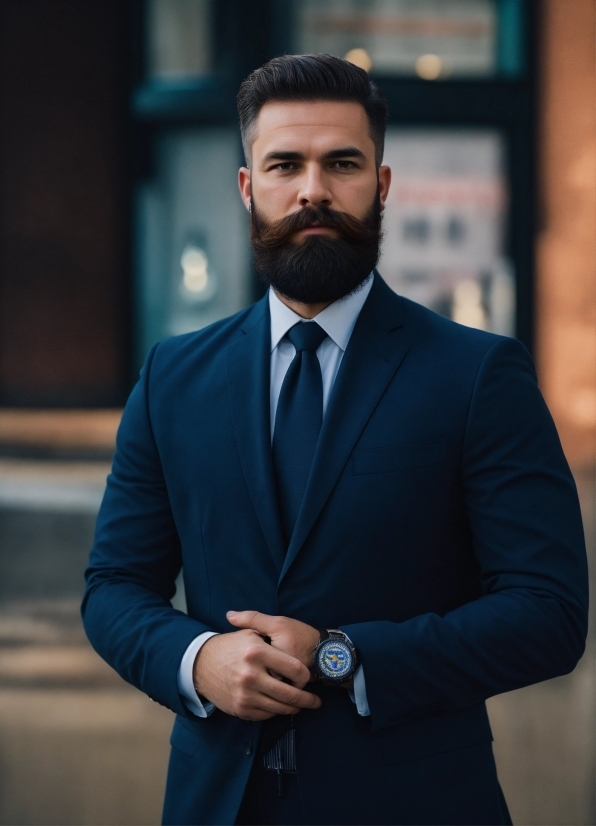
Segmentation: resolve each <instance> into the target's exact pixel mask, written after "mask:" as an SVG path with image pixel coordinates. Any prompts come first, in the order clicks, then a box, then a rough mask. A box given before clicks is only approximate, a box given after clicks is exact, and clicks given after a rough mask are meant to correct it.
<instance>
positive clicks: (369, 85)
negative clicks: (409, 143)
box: [237, 54, 388, 166]
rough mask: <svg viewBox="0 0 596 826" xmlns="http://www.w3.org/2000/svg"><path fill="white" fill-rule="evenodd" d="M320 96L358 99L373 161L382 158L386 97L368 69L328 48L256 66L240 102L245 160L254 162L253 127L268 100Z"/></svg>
mask: <svg viewBox="0 0 596 826" xmlns="http://www.w3.org/2000/svg"><path fill="white" fill-rule="evenodd" d="M273 100H276V101H304V102H305V103H306V102H308V103H310V102H314V101H318V100H329V101H350V102H354V103H359V104H360V105H361V106H362V107H363V109H364V111H365V112H366V115H367V117H368V123H369V134H370V137H371V138H372V140H373V143H374V145H375V161H376V164H377V166H380V164H381V162H382V160H383V147H384V144H385V129H386V126H387V116H388V109H387V101H386V100H385V98H384V97H383V94H382V93H381V91H380V90H379V89H378V88H377V86H375V84H374V83H373V82H372V81H371V80H369V77H368V75H367V74H366V72H365V71H364V69H360V68H359V67H358V66H354V64H353V63H349V62H348V61H347V60H342V59H341V58H339V57H335V56H334V55H330V54H301V55H281V56H280V57H274V58H273V60H270V61H269V62H268V63H265V64H264V65H263V66H261V67H260V68H259V69H255V71H254V72H252V73H251V74H250V75H249V76H248V77H247V78H246V79H245V80H244V81H243V82H242V84H241V86H240V90H239V91H238V97H237V103H238V114H239V116H240V134H241V136H242V147H243V149H244V155H245V157H246V163H247V164H250V158H251V147H252V142H253V140H254V128H255V124H256V121H257V118H258V116H259V112H260V111H261V109H262V107H263V106H264V105H265V104H266V103H268V102H269V101H273Z"/></svg>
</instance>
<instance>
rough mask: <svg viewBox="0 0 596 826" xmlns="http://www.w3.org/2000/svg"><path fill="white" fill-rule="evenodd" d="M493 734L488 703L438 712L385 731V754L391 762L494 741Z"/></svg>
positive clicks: (383, 745)
mask: <svg viewBox="0 0 596 826" xmlns="http://www.w3.org/2000/svg"><path fill="white" fill-rule="evenodd" d="M492 739H493V735H492V732H491V729H490V723H489V721H488V714H487V712H486V706H485V705H484V703H481V704H480V705H477V706H474V707H473V708H471V709H466V710H465V711H455V712H451V713H444V714H436V715H432V716H428V717H424V718H422V719H421V720H416V721H415V722H414V723H408V724H404V725H397V726H391V727H389V728H387V729H385V731H383V732H382V739H381V744H382V749H383V758H384V761H385V763H386V764H387V765H388V766H394V765H396V764H397V763H406V762H408V761H410V760H417V759H418V758H420V757H429V756H430V755H431V754H441V753H442V752H447V751H454V750H455V749H461V748H465V747H467V746H479V745H480V744H482V743H490V742H491V741H492Z"/></svg>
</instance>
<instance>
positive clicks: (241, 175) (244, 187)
mask: <svg viewBox="0 0 596 826" xmlns="http://www.w3.org/2000/svg"><path fill="white" fill-rule="evenodd" d="M238 189H239V190H240V197H241V198H242V200H243V202H244V206H245V207H246V208H247V209H248V210H249V212H250V198H251V189H250V169H248V167H246V166H241V167H240V169H239V170H238Z"/></svg>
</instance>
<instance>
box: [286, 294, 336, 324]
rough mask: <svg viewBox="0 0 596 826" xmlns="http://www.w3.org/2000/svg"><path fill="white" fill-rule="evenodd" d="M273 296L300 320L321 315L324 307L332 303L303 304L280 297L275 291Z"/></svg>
mask: <svg viewBox="0 0 596 826" xmlns="http://www.w3.org/2000/svg"><path fill="white" fill-rule="evenodd" d="M275 295H276V296H277V297H278V298H279V300H280V301H281V302H283V303H284V304H285V305H286V307H289V308H290V310H293V311H294V312H295V313H296V315H299V316H300V317H301V318H314V317H315V316H317V315H319V313H322V312H323V310H324V309H325V307H328V306H329V305H330V304H332V303H333V302H332V301H322V302H319V303H318V304H303V303H302V302H301V301H292V300H291V299H290V298H286V297H285V296H283V295H280V294H279V293H278V292H277V290H275Z"/></svg>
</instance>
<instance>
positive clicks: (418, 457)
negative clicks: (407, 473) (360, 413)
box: [352, 436, 449, 476]
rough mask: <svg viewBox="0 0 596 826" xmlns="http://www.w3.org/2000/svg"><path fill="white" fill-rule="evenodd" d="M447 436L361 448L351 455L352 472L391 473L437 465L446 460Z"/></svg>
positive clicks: (359, 473)
mask: <svg viewBox="0 0 596 826" xmlns="http://www.w3.org/2000/svg"><path fill="white" fill-rule="evenodd" d="M448 447H449V442H448V438H447V436H442V437H441V438H439V439H429V440H427V441H424V442H403V443H402V444H397V445H388V446H387V447H372V448H361V449H360V450H355V451H354V453H353V455H352V473H353V474H354V475H356V476H358V475H362V474H366V473H392V472H393V471H396V470H409V469H410V468H417V467H427V466H429V465H438V464H440V463H441V462H445V461H447V455H448Z"/></svg>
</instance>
